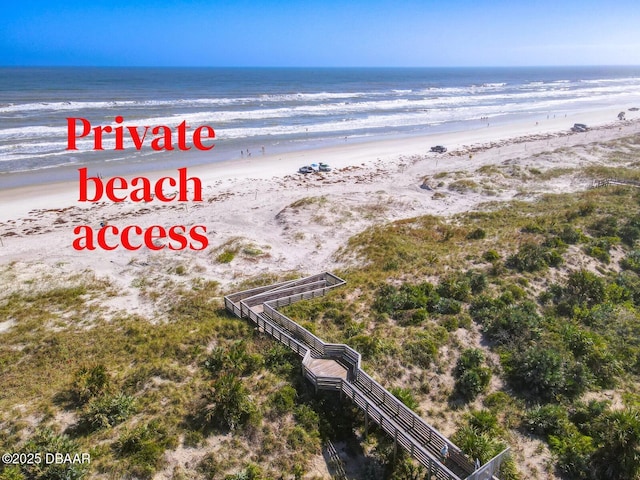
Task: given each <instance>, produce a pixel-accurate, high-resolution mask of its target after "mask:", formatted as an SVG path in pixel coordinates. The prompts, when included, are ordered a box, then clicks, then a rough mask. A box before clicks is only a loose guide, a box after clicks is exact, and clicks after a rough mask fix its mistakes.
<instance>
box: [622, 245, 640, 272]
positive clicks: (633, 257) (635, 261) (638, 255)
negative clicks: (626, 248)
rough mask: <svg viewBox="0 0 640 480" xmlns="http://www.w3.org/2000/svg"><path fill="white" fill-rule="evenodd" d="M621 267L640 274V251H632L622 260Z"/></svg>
mask: <svg viewBox="0 0 640 480" xmlns="http://www.w3.org/2000/svg"><path fill="white" fill-rule="evenodd" d="M620 266H621V267H622V268H623V269H625V270H631V271H633V272H635V273H640V250H631V251H630V252H628V253H627V255H626V256H625V257H624V258H623V259H622V260H620Z"/></svg>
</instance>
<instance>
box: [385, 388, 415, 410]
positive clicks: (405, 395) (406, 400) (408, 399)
mask: <svg viewBox="0 0 640 480" xmlns="http://www.w3.org/2000/svg"><path fill="white" fill-rule="evenodd" d="M389 392H391V394H392V395H393V396H394V397H396V398H397V399H398V400H400V401H401V402H402V403H403V404H404V405H405V406H406V407H408V408H409V409H410V410H413V411H414V412H417V411H418V407H419V406H420V404H419V403H418V400H416V398H415V397H414V396H413V392H412V391H411V390H409V389H408V388H402V387H393V388H390V389H389Z"/></svg>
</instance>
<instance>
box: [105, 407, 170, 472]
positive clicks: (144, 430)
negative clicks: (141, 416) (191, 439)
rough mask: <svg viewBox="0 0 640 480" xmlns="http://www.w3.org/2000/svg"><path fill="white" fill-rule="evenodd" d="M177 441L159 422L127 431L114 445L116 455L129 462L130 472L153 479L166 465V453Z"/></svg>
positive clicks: (154, 421) (153, 421) (152, 422)
mask: <svg viewBox="0 0 640 480" xmlns="http://www.w3.org/2000/svg"><path fill="white" fill-rule="evenodd" d="M176 444H177V442H176V439H175V438H174V437H173V436H171V435H169V433H168V431H167V429H166V428H165V427H164V426H162V425H161V424H160V422H159V421H158V420H152V421H151V422H150V423H148V424H146V425H139V426H137V427H135V428H134V429H132V430H125V431H124V432H123V433H122V435H121V436H120V438H119V439H118V440H117V441H116V442H115V444H114V450H115V451H116V453H117V454H118V455H119V456H120V457H122V458H125V459H126V460H127V462H128V464H129V465H128V469H127V470H128V472H129V473H130V474H131V475H133V476H135V477H138V478H151V477H152V476H153V474H154V473H155V472H156V471H157V470H158V469H159V468H160V467H161V466H162V465H163V463H164V452H165V450H166V449H167V448H173V447H175V446H176Z"/></svg>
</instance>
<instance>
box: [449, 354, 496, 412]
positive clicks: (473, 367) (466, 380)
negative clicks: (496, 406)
mask: <svg viewBox="0 0 640 480" xmlns="http://www.w3.org/2000/svg"><path fill="white" fill-rule="evenodd" d="M483 363H484V353H482V350H480V349H477V348H468V349H466V350H464V351H463V352H462V353H461V354H460V357H459V358H458V361H457V363H456V366H455V369H454V371H453V376H454V377H455V379H456V383H455V391H456V392H457V393H458V395H460V396H461V397H462V398H464V399H465V400H467V401H470V400H473V399H474V398H476V397H477V396H478V395H479V394H480V393H482V392H483V391H484V390H486V388H487V386H488V385H489V382H490V381H491V370H490V369H489V368H488V367H486V366H483Z"/></svg>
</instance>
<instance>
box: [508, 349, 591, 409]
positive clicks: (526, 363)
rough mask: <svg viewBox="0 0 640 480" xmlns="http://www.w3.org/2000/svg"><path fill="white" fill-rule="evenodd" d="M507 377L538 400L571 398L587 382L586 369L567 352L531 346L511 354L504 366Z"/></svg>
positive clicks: (586, 384) (579, 391)
mask: <svg viewBox="0 0 640 480" xmlns="http://www.w3.org/2000/svg"><path fill="white" fill-rule="evenodd" d="M508 370H509V379H510V380H511V382H512V383H513V384H514V385H515V386H516V387H518V388H519V389H520V390H521V391H526V392H528V393H529V394H531V395H532V396H533V397H534V398H536V399H539V400H542V401H551V400H555V399H557V398H558V397H561V396H565V397H568V398H574V397H575V396H577V395H579V394H581V393H582V392H584V390H585V389H586V387H587V386H588V385H589V372H588V371H587V370H586V369H585V368H584V366H582V365H581V364H580V363H576V362H575V361H574V360H573V358H572V357H571V355H570V354H569V353H568V352H561V351H559V350H558V349H557V348H553V347H543V346H535V347H531V348H529V349H527V350H525V351H517V352H515V353H514V355H513V357H512V358H511V361H510V362H509V365H508Z"/></svg>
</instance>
